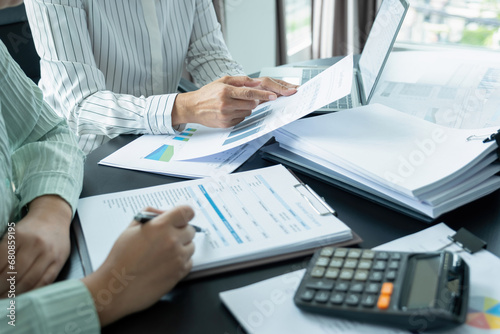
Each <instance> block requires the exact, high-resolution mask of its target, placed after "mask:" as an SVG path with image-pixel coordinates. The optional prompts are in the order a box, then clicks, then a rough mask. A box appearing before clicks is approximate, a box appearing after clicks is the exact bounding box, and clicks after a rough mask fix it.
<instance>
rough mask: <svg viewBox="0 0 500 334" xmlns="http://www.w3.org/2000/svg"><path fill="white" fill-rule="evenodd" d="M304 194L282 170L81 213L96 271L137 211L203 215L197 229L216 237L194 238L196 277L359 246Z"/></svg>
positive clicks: (128, 198) (185, 186)
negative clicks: (343, 244) (321, 248)
mask: <svg viewBox="0 0 500 334" xmlns="http://www.w3.org/2000/svg"><path fill="white" fill-rule="evenodd" d="M301 187H303V185H300V183H299V181H298V180H297V179H296V178H295V176H293V175H292V174H291V173H290V172H289V171H288V170H287V169H285V168H284V167H283V166H281V165H276V166H272V167H268V168H262V169H257V170H252V171H248V172H241V173H235V174H228V175H221V176H220V177H219V178H206V179H199V180H190V181H184V182H177V183H170V184H165V185H160V186H155V187H148V188H143V189H137V190H130V191H124V192H118V193H111V194H106V195H99V196H92V197H87V198H82V199H80V201H79V203H78V209H77V210H78V215H79V218H80V224H81V227H82V231H83V235H84V237H85V241H86V246H87V250H88V253H89V257H90V261H91V265H92V268H93V270H96V269H97V268H99V266H100V265H101V264H102V263H103V261H104V260H105V258H106V256H107V255H108V254H109V252H110V250H111V247H112V245H113V243H114V242H115V240H116V239H117V238H118V236H119V235H120V233H121V232H122V231H123V230H124V229H125V228H126V227H127V226H128V225H129V224H130V222H131V221H132V219H133V217H134V215H135V214H136V213H137V212H139V211H141V210H142V209H143V208H145V207H146V206H152V207H156V208H159V209H163V210H168V209H170V208H172V207H174V206H177V205H181V204H187V205H190V206H191V207H192V208H193V209H194V211H195V217H194V219H193V220H192V223H193V224H194V225H197V226H199V227H202V228H204V229H206V230H208V233H207V234H204V233H197V234H196V237H195V239H194V242H195V248H196V250H195V254H194V256H193V270H192V271H193V272H196V271H200V270H204V269H209V268H216V267H220V266H224V265H230V264H235V263H241V262H246V261H251V260H256V259H262V258H266V257H271V256H273V255H282V254H288V253H291V252H294V251H301V250H306V249H312V248H315V247H317V246H318V245H320V244H321V243H323V242H327V243H335V242H340V241H346V240H350V239H352V232H351V230H350V228H349V227H347V226H346V225H345V224H344V223H342V222H341V221H340V220H339V219H337V218H336V217H335V216H334V215H332V214H325V215H321V214H318V212H317V211H318V205H320V204H318V203H316V204H314V205H311V202H314V201H315V199H314V198H315V197H314V196H313V193H310V194H311V196H312V197H311V196H309V197H307V196H305V195H304V192H303V191H299V190H298V188H301ZM316 196H317V195H316ZM318 202H319V201H318ZM323 211H324V210H323ZM319 213H322V212H321V211H319Z"/></svg>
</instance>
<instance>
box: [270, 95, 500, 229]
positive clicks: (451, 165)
mask: <svg viewBox="0 0 500 334" xmlns="http://www.w3.org/2000/svg"><path fill="white" fill-rule="evenodd" d="M492 133H495V134H494V135H491V134H492ZM496 133H497V129H478V130H464V129H450V128H445V127H442V126H439V125H436V124H434V123H431V122H427V121H425V120H422V119H418V118H416V117H413V116H410V115H407V114H404V113H401V112H399V111H397V110H394V109H391V108H388V107H385V106H382V105H378V104H373V105H369V106H365V107H361V108H356V109H351V110H347V111H341V112H338V113H335V114H329V115H323V116H317V117H311V118H306V119H302V120H299V121H296V122H294V123H291V124H289V125H287V126H285V127H283V128H280V129H279V130H277V131H275V137H276V141H277V142H278V143H279V144H274V145H271V146H268V147H265V148H263V149H262V152H263V157H264V158H266V159H269V160H272V161H275V162H279V163H282V164H285V165H287V166H288V167H290V168H292V169H295V170H299V171H301V172H303V173H305V174H308V175H311V176H313V177H316V178H319V179H321V180H322V181H325V182H328V183H330V184H333V185H335V186H338V187H341V188H343V189H345V190H347V191H350V192H352V193H355V194H358V195H360V196H362V197H365V198H367V199H369V200H372V201H374V202H377V203H380V204H381V205H384V206H386V207H389V208H391V209H394V210H396V211H399V212H402V213H404V214H407V215H409V216H412V217H414V218H417V219H420V220H422V221H427V222H430V221H433V220H435V219H436V218H437V217H439V216H440V215H442V214H444V213H446V212H448V211H451V210H453V209H455V208H458V207H459V206H462V205H464V204H466V203H469V202H471V201H473V200H475V199H478V198H480V197H482V196H485V195H487V194H489V193H491V192H493V191H495V190H497V189H498V188H500V176H497V175H496V174H497V173H498V172H500V163H499V162H498V153H497V151H498V147H499V145H498V143H497V141H498V140H499V137H500V136H498V135H496Z"/></svg>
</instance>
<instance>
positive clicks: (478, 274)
mask: <svg viewBox="0 0 500 334" xmlns="http://www.w3.org/2000/svg"><path fill="white" fill-rule="evenodd" d="M454 233H455V231H453V230H452V229H450V228H449V227H448V226H446V225H445V224H444V223H441V224H438V225H435V226H433V227H430V228H428V229H425V230H423V231H421V232H418V233H415V234H412V235H409V236H406V237H403V238H400V239H397V240H395V241H392V242H389V243H387V244H384V245H382V246H379V247H376V248H375V249H377V250H387V251H408V252H426V251H436V250H439V249H441V248H443V247H446V246H448V247H446V250H449V251H460V250H461V249H460V247H458V246H457V245H454V244H453V245H450V240H449V239H448V236H450V235H453V234H454ZM460 255H461V256H462V258H463V259H464V260H465V261H466V262H467V264H468V265H469V267H470V271H471V274H470V275H471V276H470V279H471V291H470V299H469V312H468V316H467V320H466V323H465V324H463V325H461V326H458V327H455V328H452V329H449V330H439V331H438V330H434V331H432V333H446V334H448V333H449V334H451V333H457V334H486V333H488V334H489V333H491V334H498V333H500V285H499V284H498V282H499V281H500V259H499V258H498V257H496V256H495V255H493V254H491V253H490V252H488V251H487V250H481V251H479V252H477V253H474V254H469V253H466V252H460ZM304 272H305V269H302V270H298V271H293V272H290V273H286V274H284V275H281V276H277V277H274V278H271V279H268V280H265V281H262V282H258V283H255V284H252V285H249V286H246V287H242V288H239V289H234V290H229V291H225V292H221V293H220V298H221V300H222V302H223V303H224V304H225V305H226V306H227V307H228V309H229V310H230V311H231V313H232V314H233V315H234V317H235V318H236V319H237V320H238V322H239V323H240V324H241V325H242V326H243V328H244V329H245V330H246V331H247V332H248V333H259V334H264V333H269V334H271V333H273V334H274V333H290V334H293V333H300V334H302V333H318V334H327V333H328V334H337V333H339V334H340V333H342V334H344V333H409V332H406V331H399V330H397V329H393V328H389V327H381V326H374V325H370V324H365V323H359V322H354V321H347V320H343V319H340V318H334V317H328V316H324V315H316V314H312V313H307V312H304V311H301V310H300V309H299V308H297V307H296V306H295V304H294V302H293V296H294V294H295V290H296V289H297V287H298V286H299V283H300V280H301V279H302V276H303V275H304Z"/></svg>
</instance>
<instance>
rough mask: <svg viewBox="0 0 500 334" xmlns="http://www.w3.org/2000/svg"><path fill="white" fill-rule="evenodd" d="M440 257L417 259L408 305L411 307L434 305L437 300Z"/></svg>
mask: <svg viewBox="0 0 500 334" xmlns="http://www.w3.org/2000/svg"><path fill="white" fill-rule="evenodd" d="M439 268H440V257H439V256H432V257H429V258H423V259H415V263H414V267H413V275H412V276H413V277H412V280H411V284H410V294H409V296H408V301H407V303H406V305H404V306H406V307H408V308H409V309H416V308H423V307H432V306H434V302H435V300H436V292H437V288H438V277H439V276H438V275H439Z"/></svg>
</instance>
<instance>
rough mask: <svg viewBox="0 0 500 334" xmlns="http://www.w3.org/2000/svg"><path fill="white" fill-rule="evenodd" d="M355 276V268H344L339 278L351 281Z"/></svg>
mask: <svg viewBox="0 0 500 334" xmlns="http://www.w3.org/2000/svg"><path fill="white" fill-rule="evenodd" d="M353 276H354V270H352V269H342V270H341V271H340V275H339V278H340V279H343V280H346V281H350V280H352V277H353Z"/></svg>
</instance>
